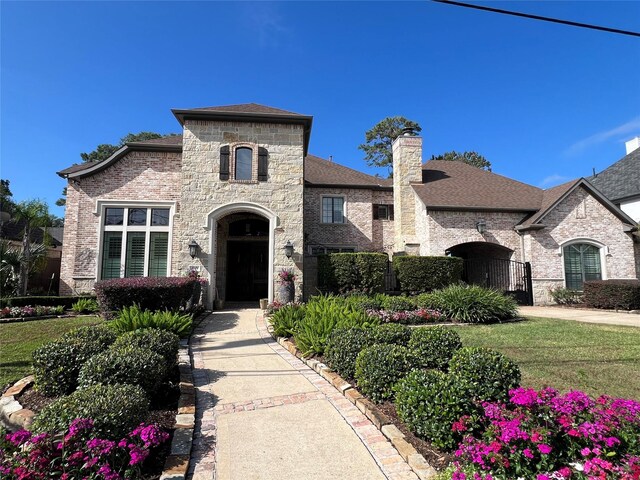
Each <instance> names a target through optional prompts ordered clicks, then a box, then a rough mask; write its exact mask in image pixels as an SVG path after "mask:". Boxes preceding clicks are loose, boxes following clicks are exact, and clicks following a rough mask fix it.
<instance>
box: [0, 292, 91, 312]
mask: <svg viewBox="0 0 640 480" xmlns="http://www.w3.org/2000/svg"><path fill="white" fill-rule="evenodd" d="M95 298H96V297H94V296H93V295H70V296H65V297H52V296H35V295H34V296H31V297H6V298H0V308H4V307H26V306H27V305H30V306H32V307H35V306H36V305H41V306H43V307H57V306H59V305H62V306H63V307H64V308H65V310H68V309H70V308H71V306H72V305H73V304H74V303H76V302H77V301H78V300H80V299H89V300H95Z"/></svg>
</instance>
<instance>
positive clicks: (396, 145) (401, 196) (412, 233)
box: [393, 136, 424, 254]
mask: <svg viewBox="0 0 640 480" xmlns="http://www.w3.org/2000/svg"><path fill="white" fill-rule="evenodd" d="M419 183H422V138H421V137H409V136H407V137H405V136H402V137H398V138H396V140H395V141H394V142H393V203H394V205H395V235H394V251H395V252H406V253H410V254H419V253H420V243H421V242H424V240H423V239H422V238H421V237H419V236H418V232H417V229H416V225H417V224H416V214H417V213H418V212H417V209H416V198H415V197H416V194H415V191H414V190H413V187H412V186H411V185H412V184H419Z"/></svg>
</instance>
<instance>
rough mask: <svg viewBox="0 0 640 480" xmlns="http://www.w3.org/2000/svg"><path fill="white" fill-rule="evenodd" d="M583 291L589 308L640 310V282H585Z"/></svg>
mask: <svg viewBox="0 0 640 480" xmlns="http://www.w3.org/2000/svg"><path fill="white" fill-rule="evenodd" d="M583 289H584V297H583V298H584V303H585V304H586V305H587V306H588V307H594V308H611V309H623V310H635V309H640V280H593V281H589V282H584V287H583Z"/></svg>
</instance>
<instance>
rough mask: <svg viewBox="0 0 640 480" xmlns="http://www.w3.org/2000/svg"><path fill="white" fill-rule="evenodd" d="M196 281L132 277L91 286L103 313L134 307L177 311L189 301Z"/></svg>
mask: <svg viewBox="0 0 640 480" xmlns="http://www.w3.org/2000/svg"><path fill="white" fill-rule="evenodd" d="M197 283H198V280H197V279H195V278H191V277H135V278H114V279H111V280H101V281H99V282H97V283H96V284H95V287H94V288H95V291H96V295H97V297H98V303H99V304H100V309H101V310H102V312H103V313H108V312H112V311H114V310H121V309H123V308H125V307H130V306H131V305H134V304H135V305H138V306H139V307H140V309H142V310H152V311H157V310H172V311H176V310H179V309H180V308H181V307H185V306H186V305H187V302H188V301H189V300H190V299H191V297H192V295H193V292H194V289H195V288H196V284H197Z"/></svg>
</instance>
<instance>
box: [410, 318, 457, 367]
mask: <svg viewBox="0 0 640 480" xmlns="http://www.w3.org/2000/svg"><path fill="white" fill-rule="evenodd" d="M408 346H409V349H410V350H411V351H412V352H413V353H414V354H415V355H416V356H417V357H418V359H419V361H420V365H421V366H422V367H424V368H437V369H438V370H442V371H447V369H448V367H449V361H450V360H451V357H453V355H454V353H455V352H456V351H458V350H459V349H460V348H462V341H461V340H460V335H458V333H457V332H456V331H454V330H451V329H450V328H445V327H425V328H416V329H414V330H413V331H412V332H411V339H410V340H409V345H408Z"/></svg>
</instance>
